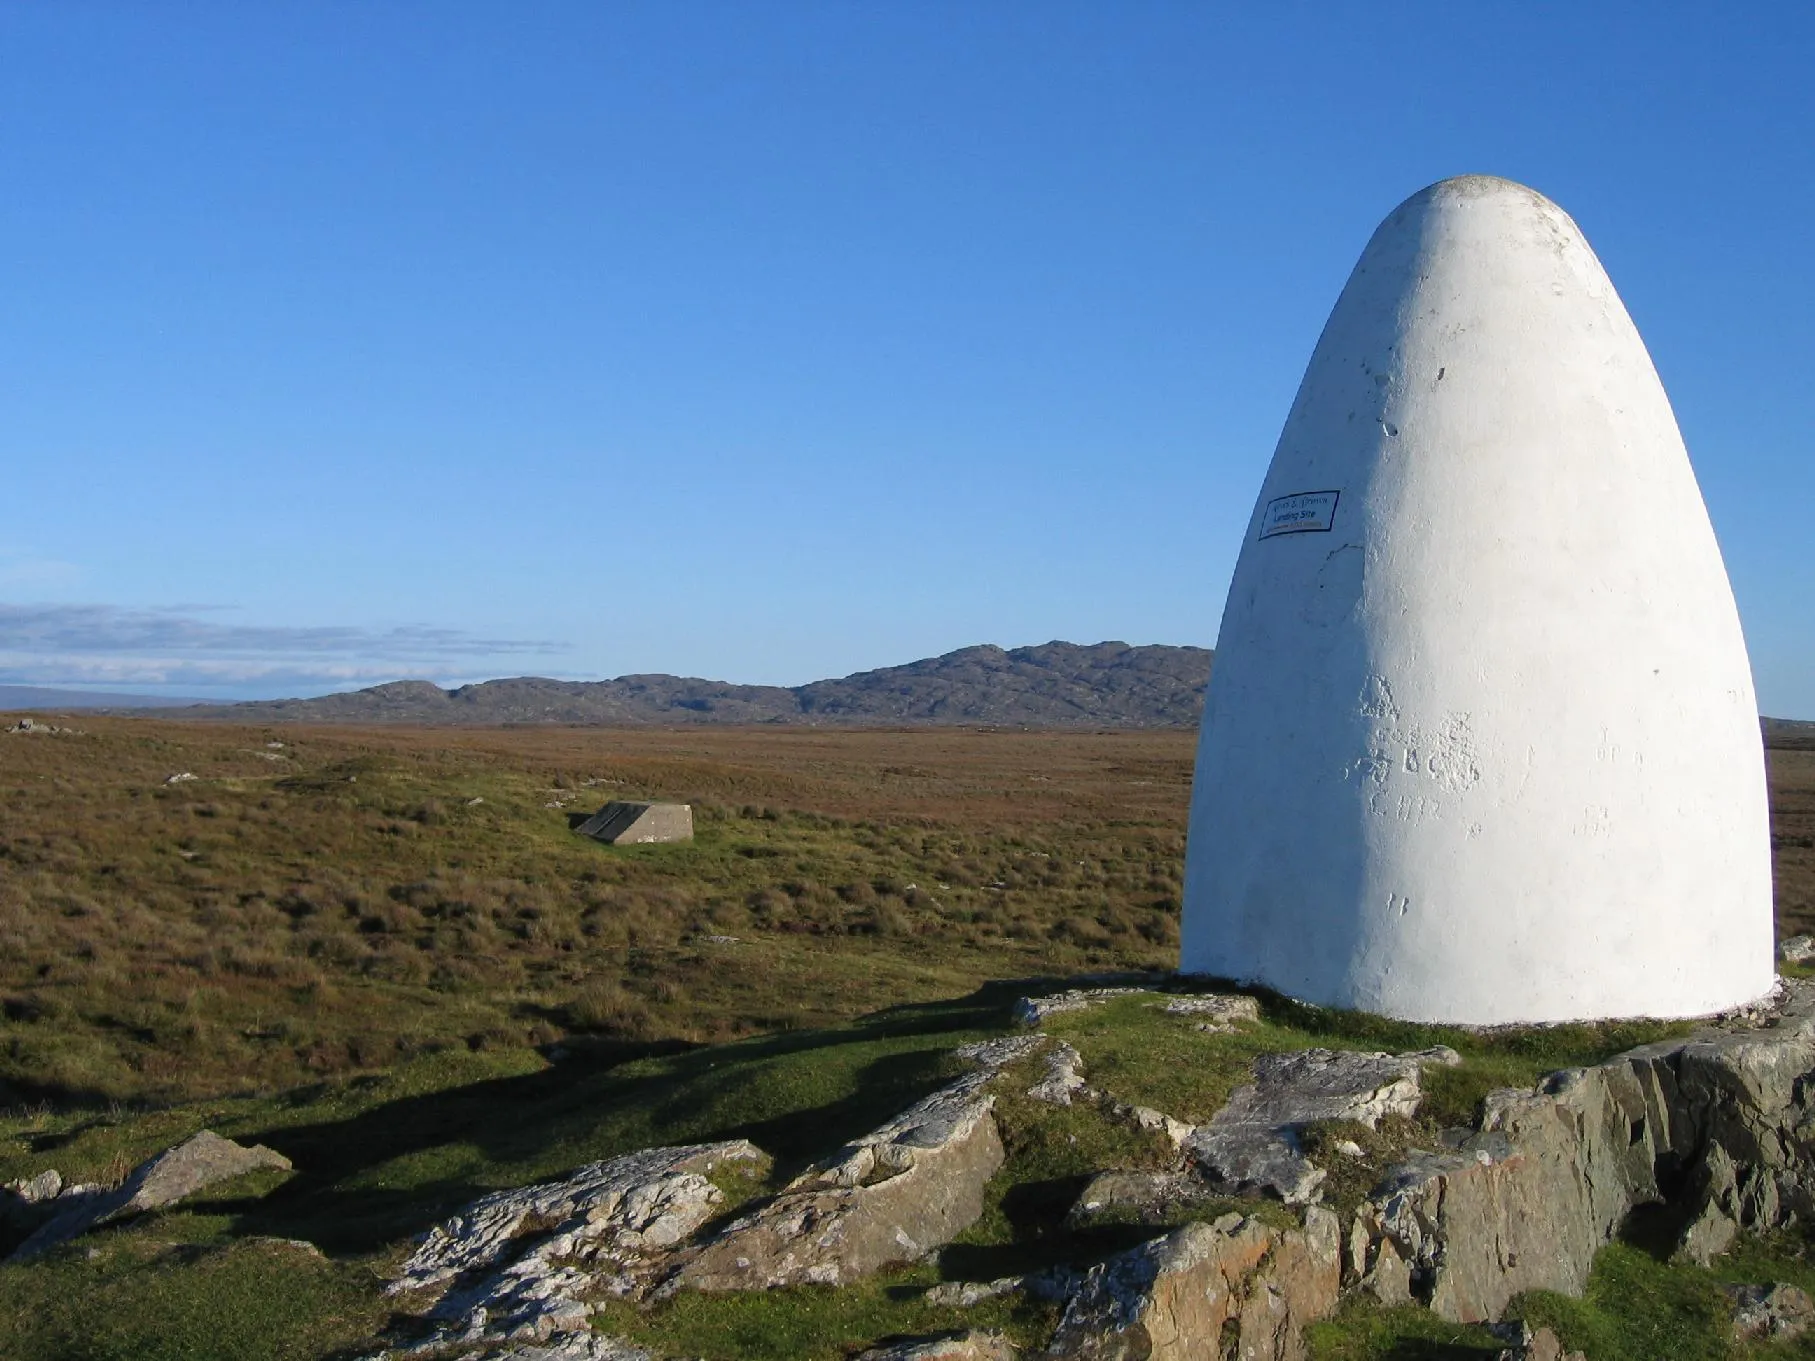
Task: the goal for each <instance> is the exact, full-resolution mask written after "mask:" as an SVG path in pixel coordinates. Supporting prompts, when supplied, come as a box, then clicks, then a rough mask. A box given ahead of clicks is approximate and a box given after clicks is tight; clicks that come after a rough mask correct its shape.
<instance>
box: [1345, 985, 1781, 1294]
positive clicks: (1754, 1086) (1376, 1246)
mask: <svg viewBox="0 0 1815 1361" xmlns="http://www.w3.org/2000/svg"><path fill="white" fill-rule="evenodd" d="M1812 1072H1815V984H1811V983H1809V982H1807V981H1795V982H1792V983H1790V984H1789V985H1788V987H1787V988H1786V989H1785V991H1784V994H1783V1000H1782V1004H1781V1006H1780V1007H1779V1009H1778V1010H1777V1012H1776V1013H1775V1014H1773V1015H1771V1016H1768V1017H1765V1018H1763V1019H1762V1020H1757V1021H1749V1022H1748V1023H1747V1028H1744V1029H1725V1030H1723V1029H1711V1030H1707V1031H1703V1032H1701V1033H1699V1034H1697V1035H1695V1036H1692V1037H1690V1038H1688V1039H1682V1040H1669V1041H1663V1042H1660V1043H1657V1044H1653V1045H1647V1046H1644V1047H1642V1048H1639V1049H1634V1050H1631V1051H1629V1052H1628V1053H1625V1054H1622V1055H1619V1056H1618V1057H1616V1058H1614V1059H1610V1060H1608V1061H1607V1062H1606V1063H1603V1064H1599V1065H1597V1066H1596V1067H1593V1068H1588V1069H1575V1070H1569V1071H1565V1072H1562V1073H1556V1074H1553V1075H1552V1076H1551V1077H1550V1078H1549V1079H1547V1080H1546V1081H1545V1082H1544V1083H1543V1084H1542V1085H1541V1086H1539V1087H1538V1088H1536V1089H1533V1090H1529V1091H1501V1092H1495V1093H1493V1094H1491V1095H1490V1096H1489V1097H1488V1099H1487V1101H1486V1102H1485V1103H1484V1111H1483V1115H1482V1119H1481V1122H1480V1126H1479V1128H1478V1129H1476V1130H1475V1131H1473V1132H1471V1133H1469V1134H1468V1135H1467V1137H1465V1138H1463V1139H1461V1140H1460V1141H1458V1143H1457V1146H1456V1147H1454V1148H1450V1149H1444V1150H1440V1151H1436V1152H1425V1153H1419V1154H1417V1155H1415V1156H1413V1157H1412V1158H1410V1159H1408V1160H1407V1161H1406V1162H1405V1163H1404V1164H1402V1165H1401V1166H1399V1167H1397V1168H1395V1169H1393V1171H1392V1172H1391V1173H1389V1175H1388V1177H1387V1178H1386V1180H1385V1181H1384V1182H1383V1183H1382V1185H1381V1187H1380V1188H1379V1189H1378V1190H1377V1191H1376V1192H1375V1194H1374V1195H1373V1196H1372V1197H1370V1200H1369V1202H1368V1203H1367V1204H1366V1205H1364V1206H1363V1207H1362V1208H1361V1210H1360V1211H1358V1213H1357V1215H1356V1219H1355V1223H1354V1225H1353V1226H1352V1227H1351V1231H1350V1234H1349V1238H1348V1241H1349V1251H1348V1257H1349V1262H1348V1267H1349V1275H1350V1276H1351V1277H1352V1278H1355V1277H1365V1276H1367V1275H1369V1274H1370V1273H1373V1272H1376V1271H1377V1268H1376V1266H1375V1265H1374V1263H1375V1260H1376V1258H1377V1257H1378V1255H1379V1253H1380V1251H1381V1244H1382V1243H1383V1242H1387V1241H1390V1243H1391V1244H1392V1248H1393V1252H1394V1254H1395V1255H1397V1256H1398V1257H1399V1258H1400V1259H1402V1260H1403V1261H1404V1263H1405V1264H1406V1265H1407V1267H1408V1268H1409V1274H1410V1282H1409V1285H1410V1290H1411V1293H1412V1296H1413V1298H1416V1299H1418V1300H1421V1301H1423V1302H1425V1303H1428V1304H1429V1305H1430V1307H1431V1308H1432V1309H1433V1310H1435V1311H1436V1312H1437V1313H1439V1314H1441V1315H1443V1316H1444V1317H1446V1318H1452V1319H1456V1320H1458V1321H1460V1322H1479V1321H1483V1320H1491V1319H1497V1318H1499V1317H1500V1315H1501V1313H1502V1312H1503V1311H1504V1309H1505V1307H1506V1305H1507V1302H1508V1301H1509V1300H1511V1298H1512V1297H1513V1296H1514V1295H1517V1294H1519V1293H1521V1292H1522V1291H1526V1290H1554V1291H1557V1292H1559V1293H1562V1294H1566V1295H1579V1294H1581V1293H1582V1290H1583V1288H1584V1287H1585V1286H1586V1284H1587V1280H1588V1272H1589V1268H1590V1266H1591V1265H1592V1263H1593V1260H1594V1254H1595V1252H1596V1251H1598V1250H1599V1249H1600V1248H1601V1247H1602V1246H1604V1245H1605V1244H1606V1243H1607V1242H1609V1241H1610V1240H1611V1239H1612V1237H1613V1235H1614V1234H1615V1232H1616V1231H1617V1229H1618V1228H1619V1226H1620V1224H1621V1223H1622V1222H1623V1221H1624V1220H1625V1218H1626V1216H1627V1215H1628V1214H1630V1213H1631V1211H1632V1210H1634V1209H1635V1208H1637V1207H1639V1206H1642V1205H1650V1204H1658V1203H1661V1202H1662V1201H1663V1200H1664V1198H1665V1189H1666V1188H1667V1187H1669V1186H1671V1185H1673V1184H1681V1185H1683V1186H1684V1187H1685V1189H1684V1190H1683V1191H1682V1192H1680V1193H1679V1200H1678V1203H1679V1204H1680V1206H1681V1208H1682V1209H1683V1211H1684V1214H1685V1217H1686V1220H1687V1227H1686V1228H1685V1230H1684V1231H1683V1235H1682V1239H1681V1241H1680V1243H1679V1251H1680V1252H1681V1253H1682V1254H1683V1255H1684V1256H1686V1257H1689V1258H1691V1259H1694V1260H1698V1261H1706V1260H1707V1258H1708V1257H1709V1256H1711V1255H1712V1254H1714V1253H1717V1252H1719V1251H1721V1250H1723V1249H1724V1248H1725V1247H1726V1246H1727V1245H1728V1244H1729V1243H1731V1242H1732V1240H1733V1239H1734V1237H1736V1236H1737V1235H1738V1234H1739V1233H1740V1232H1742V1231H1754V1230H1766V1229H1772V1228H1777V1227H1781V1226H1782V1225H1784V1224H1786V1223H1788V1222H1789V1221H1790V1220H1791V1218H1792V1217H1807V1216H1809V1215H1810V1214H1812V1213H1815V1161H1812V1155H1815V1110H1812V1107H1811V1103H1815V1089H1811V1084H1810V1083H1809V1081H1808V1077H1809V1075H1810V1074H1811V1073H1812ZM1358 1245H1359V1250H1358ZM1392 1275H1393V1273H1392V1271H1391V1270H1390V1269H1389V1271H1388V1273H1387V1276H1388V1277H1389V1278H1390V1277H1391V1276H1392ZM1384 1288H1388V1289H1390V1288H1391V1285H1390V1281H1389V1282H1388V1284H1387V1285H1386V1286H1385V1287H1384Z"/></svg>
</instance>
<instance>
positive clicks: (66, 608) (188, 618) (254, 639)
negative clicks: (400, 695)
mask: <svg viewBox="0 0 1815 1361" xmlns="http://www.w3.org/2000/svg"><path fill="white" fill-rule="evenodd" d="M196 612H198V611H196V610H195V609H194V608H191V609H188V610H184V611H177V610H144V609H141V610H129V609H120V608H118V607H116V606H113V605H10V604H4V603H0V656H4V655H9V654H10V655H23V656H35V657H40V658H46V659H48V658H50V657H52V656H57V657H63V658H71V657H80V656H92V655H94V654H116V653H124V654H134V655H141V656H147V657H154V656H160V655H164V656H167V655H169V654H172V653H175V654H198V653H199V654H208V655H211V656H213V657H250V658H258V657H265V658H283V657H345V658H349V659H358V660H361V661H368V662H378V661H390V662H400V661H422V662H431V661H448V660H455V659H459V658H467V657H485V656H497V655H500V654H515V655H522V654H525V653H529V654H549V653H557V652H562V651H565V650H566V648H565V645H564V644H561V643H556V642H550V641H548V640H546V639H534V638H487V637H483V636H480V635H477V634H472V633H468V632H466V631H465V630H464V629H450V628H439V627H434V626H431V625H425V624H408V625H403V626H400V627H397V628H390V629H366V628H352V627H346V626H338V625H329V626H324V627H315V628H299V627H295V626H288V625H271V624H229V623H217V622H215V621H213V620H207V619H197V618H194V617H193V615H194V614H195V613H196ZM392 669H393V670H394V669H395V668H394V667H393V668H392Z"/></svg>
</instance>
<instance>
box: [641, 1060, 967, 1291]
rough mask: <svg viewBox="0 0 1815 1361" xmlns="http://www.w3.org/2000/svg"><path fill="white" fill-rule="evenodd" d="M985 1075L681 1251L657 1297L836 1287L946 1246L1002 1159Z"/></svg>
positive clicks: (956, 1086)
mask: <svg viewBox="0 0 1815 1361" xmlns="http://www.w3.org/2000/svg"><path fill="white" fill-rule="evenodd" d="M993 1076H994V1070H993V1069H989V1068H985V1069H984V1070H983V1071H980V1072H976V1073H972V1074H969V1075H967V1076H965V1077H963V1078H960V1079H959V1080H958V1081H956V1082H954V1083H952V1084H950V1085H949V1086H946V1087H943V1088H941V1089H940V1090H939V1091H937V1092H934V1093H933V1094H932V1095H931V1096H929V1097H927V1098H926V1099H925V1100H923V1101H919V1102H917V1103H915V1104H914V1105H912V1106H910V1107H909V1108H908V1109H907V1110H905V1111H903V1112H902V1113H901V1114H900V1115H898V1116H896V1117H895V1119H893V1120H891V1121H889V1122H888V1123H887V1124H886V1125H883V1126H882V1127H881V1128H879V1129H876V1130H873V1131H872V1132H871V1133H869V1134H867V1135H865V1136H864V1137H863V1138H862V1139H860V1140H858V1141H857V1142H855V1143H852V1144H847V1145H846V1146H845V1147H844V1148H843V1149H841V1150H840V1151H839V1152H838V1153H837V1154H835V1155H834V1156H833V1157H832V1158H830V1159H828V1160H827V1161H825V1162H823V1163H819V1164H816V1165H815V1166H813V1167H810V1168H808V1169H807V1170H806V1171H805V1172H804V1173H802V1174H801V1175H800V1176H799V1177H797V1178H795V1179H794V1181H792V1182H791V1183H789V1185H788V1186H787V1187H786V1188H785V1189H784V1190H783V1191H782V1193H781V1194H780V1195H778V1196H776V1197H775V1198H774V1199H773V1200H771V1201H769V1202H767V1203H766V1204H764V1205H762V1206H760V1207H759V1208H757V1209H756V1210H754V1211H752V1212H751V1213H749V1214H747V1215H745V1216H743V1217H741V1218H739V1219H737V1220H735V1221H734V1222H732V1223H731V1224H729V1225H727V1226H726V1227H725V1228H724V1229H723V1230H721V1231H720V1232H719V1233H718V1234H716V1235H714V1236H713V1237H712V1238H711V1239H709V1240H708V1241H707V1242H706V1243H704V1244H703V1245H701V1246H700V1247H699V1248H697V1249H695V1250H693V1251H692V1252H690V1253H689V1254H687V1255H686V1257H685V1258H684V1259H683V1260H682V1262H681V1264H680V1266H679V1267H678V1268H677V1269H676V1270H675V1271H674V1272H673V1273H672V1274H671V1275H670V1276H669V1277H668V1279H667V1280H666V1281H665V1282H664V1283H663V1285H662V1286H661V1290H660V1293H663V1294H670V1293H672V1292H674V1291H676V1290H706V1291H719V1290H762V1289H768V1288H770V1287H772V1286H781V1285H804V1284H812V1285H839V1284H842V1283H844V1282H846V1281H852V1280H856V1279H858V1278H860V1277H863V1276H867V1275H869V1274H870V1273H872V1272H874V1271H877V1270H879V1269H881V1268H882V1267H885V1266H890V1265H892V1264H894V1263H897V1262H910V1261H914V1260H915V1259H917V1258H919V1257H922V1256H924V1255H925V1254H926V1253H927V1252H929V1251H931V1250H932V1249H933V1248H936V1247H939V1246H941V1245H942V1244H944V1243H947V1242H950V1241H951V1239H952V1238H953V1237H955V1236H956V1235H957V1234H959V1233H960V1232H962V1231H963V1230H964V1229H966V1228H968V1227H969V1226H970V1225H971V1224H972V1223H973V1222H975V1220H976V1219H977V1217H978V1216H979V1215H980V1214H982V1213H983V1188H984V1186H985V1185H986V1184H987V1183H988V1181H989V1179H990V1178H991V1177H992V1176H994V1175H995V1173H996V1170H997V1169H998V1168H999V1167H1001V1166H1002V1160H1003V1151H1002V1140H1001V1138H1000V1137H999V1136H998V1134H997V1133H996V1122H995V1120H994V1118H993V1117H992V1116H991V1114H990V1110H991V1107H992V1106H993V1105H994V1104H995V1098H994V1097H993V1096H991V1095H990V1094H989V1093H988V1092H987V1091H985V1090H984V1088H985V1087H986V1085H987V1084H988V1082H989V1080H990V1079H991V1078H992V1077H993Z"/></svg>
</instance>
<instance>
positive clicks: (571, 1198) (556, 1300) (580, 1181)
mask: <svg viewBox="0 0 1815 1361" xmlns="http://www.w3.org/2000/svg"><path fill="white" fill-rule="evenodd" d="M730 1163H741V1164H745V1165H748V1166H750V1167H752V1168H754V1169H760V1168H762V1167H764V1166H766V1165H767V1163H768V1156H767V1155H766V1154H764V1153H763V1152H762V1150H760V1149H758V1148H757V1147H756V1146H755V1145H754V1144H751V1143H749V1142H748V1141H746V1140H742V1139H738V1140H733V1141H730V1142H726V1143H717V1144H692V1145H687V1146H683V1147H676V1148H652V1149H644V1150H643V1151H641V1152H638V1153H631V1154H627V1155H625V1156H624V1157H621V1158H613V1159H611V1160H609V1161H607V1162H599V1163H592V1164H589V1165H588V1166H586V1167H583V1168H581V1169H580V1170H579V1171H577V1172H575V1173H574V1174H573V1175H572V1176H570V1177H568V1178H566V1179H565V1180H563V1181H558V1182H549V1183H545V1184H542V1185H538V1186H525V1187H521V1188H518V1189H516V1190H512V1191H499V1192H496V1193H494V1194H492V1195H489V1196H485V1197H483V1198H481V1199H480V1200H477V1201H475V1202H473V1204H472V1205H470V1206H469V1207H468V1208H467V1209H465V1210H463V1211H462V1212H461V1213H459V1214H457V1215H455V1216H453V1217H452V1218H451V1219H449V1220H448V1221H447V1222H446V1223H444V1224H441V1225H439V1226H438V1227H436V1228H434V1229H431V1230H430V1231H429V1232H428V1233H427V1234H426V1235H424V1237H423V1239H422V1241H421V1243H420V1244H419V1245H418V1246H417V1248H416V1251H415V1252H414V1253H413V1254H411V1256H410V1258H409V1260H408V1261H406V1262H405V1263H404V1264H403V1266H402V1267H401V1268H400V1269H399V1271H398V1274H397V1276H396V1277H395V1279H393V1280H392V1281H391V1283H390V1285H389V1286H387V1287H386V1293H387V1294H392V1295H397V1294H404V1293H407V1292H410V1291H416V1290H432V1289H438V1288H439V1289H445V1291H446V1293H445V1294H443V1295H442V1297H441V1298H440V1299H439V1300H438V1301H437V1302H436V1304H435V1305H434V1307H433V1308H432V1309H431V1310H430V1314H429V1316H430V1317H431V1318H433V1319H436V1320H438V1321H440V1322H441V1323H442V1324H443V1327H442V1329H441V1330H440V1331H439V1332H438V1333H437V1334H436V1335H435V1338H434V1339H433V1342H432V1344H431V1345H446V1344H447V1343H450V1342H459V1343H480V1342H542V1341H546V1340H547V1339H549V1338H551V1337H554V1336H556V1335H558V1334H561V1333H568V1332H572V1333H581V1332H584V1331H585V1330H586V1328H587V1327H588V1316H589V1314H590V1310H589V1309H588V1308H587V1307H586V1305H585V1304H584V1303H583V1302H582V1299H581V1297H582V1296H583V1295H585V1294H589V1293H592V1292H602V1293H607V1294H618V1295H633V1294H636V1293H638V1292H639V1291H640V1289H641V1288H642V1286H643V1285H644V1284H645V1283H646V1281H647V1279H648V1277H649V1275H650V1274H651V1273H652V1272H653V1271H654V1270H655V1269H656V1267H657V1266H658V1264H660V1263H662V1262H663V1261H664V1260H665V1258H666V1256H667V1255H668V1254H669V1253H670V1252H672V1251H673V1250H674V1249H675V1248H676V1247H677V1245H679V1244H680V1243H682V1242H683V1241H684V1240H685V1239H686V1238H687V1237H688V1236H689V1235H690V1234H692V1233H693V1231H694V1230H695V1229H697V1228H698V1227H699V1226H700V1225H701V1224H703V1223H705V1221H706V1220H707V1219H709V1218H710V1217H711V1216H712V1214H713V1212H714V1211H715V1210H716V1209H717V1207H718V1206H719V1205H720V1204H722V1203H723V1200H724V1195H723V1193H722V1192H721V1191H720V1190H719V1189H718V1188H717V1187H716V1186H714V1185H713V1184H712V1183H711V1182H710V1181H708V1180H707V1179H706V1174H707V1173H709V1172H711V1171H713V1170H714V1169H715V1168H717V1167H720V1166H723V1165H725V1164H730ZM449 1287H451V1288H449Z"/></svg>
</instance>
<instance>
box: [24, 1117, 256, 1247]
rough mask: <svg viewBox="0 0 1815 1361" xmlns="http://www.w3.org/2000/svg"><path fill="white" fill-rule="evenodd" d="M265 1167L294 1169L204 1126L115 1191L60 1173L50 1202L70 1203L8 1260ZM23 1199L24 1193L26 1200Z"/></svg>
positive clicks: (41, 1184)
mask: <svg viewBox="0 0 1815 1361" xmlns="http://www.w3.org/2000/svg"><path fill="white" fill-rule="evenodd" d="M265 1168H276V1169H278V1170H281V1171H285V1172H287V1171H289V1170H290V1160H289V1159H288V1158H286V1157H284V1155H283V1154H281V1153H277V1152H274V1151H273V1150H271V1149H269V1148H266V1147H265V1146H264V1145H263V1144H254V1145H253V1146H252V1147H250V1148H247V1147H246V1146H245V1145H243V1144H236V1143H234V1142H233V1140H231V1139H223V1138H221V1136H220V1135H218V1134H216V1133H214V1132H213V1131H212V1130H206V1129H205V1130H203V1131H202V1132H201V1133H199V1134H195V1135H192V1136H191V1137H190V1138H187V1139H185V1140H183V1142H182V1143H180V1144H177V1145H176V1146H175V1147H173V1148H168V1149H165V1150H164V1151H163V1152H162V1153H160V1154H158V1155H157V1156H156V1157H155V1158H150V1159H148V1160H146V1161H145V1162H142V1163H140V1164H139V1165H138V1166H137V1167H135V1168H134V1169H133V1170H132V1173H131V1174H130V1175H129V1176H128V1177H127V1178H126V1180H125V1181H124V1182H122V1183H121V1184H120V1185H119V1186H117V1187H115V1188H113V1189H112V1190H102V1189H100V1188H97V1187H76V1188H63V1187H61V1181H62V1179H61V1178H60V1177H59V1178H57V1183H58V1186H59V1188H60V1189H61V1194H56V1193H54V1192H53V1193H52V1194H54V1195H55V1199H54V1200H51V1201H50V1202H49V1203H50V1204H52V1205H54V1206H57V1207H62V1206H64V1205H65V1204H66V1203H68V1208H66V1209H62V1210H61V1213H58V1214H57V1215H56V1216H55V1217H54V1218H52V1219H50V1220H48V1221H47V1222H45V1223H44V1224H42V1225H40V1226H39V1228H38V1229H37V1231H36V1232H34V1233H33V1234H32V1235H31V1237H29V1238H27V1239H26V1240H25V1241H24V1242H23V1243H21V1244H20V1245H19V1246H18V1248H17V1249H15V1250H14V1252H13V1254H12V1256H11V1257H10V1258H8V1259H7V1260H9V1261H14V1262H24V1261H29V1260H31V1259H32V1258H33V1257H36V1256H38V1255H40V1254H41V1253H44V1252H48V1251H49V1250H50V1249H51V1248H54V1247H55V1246H57V1244H59V1243H66V1242H68V1241H69V1240H70V1239H72V1238H75V1237H77V1236H78V1235H80V1234H84V1233H87V1232H88V1231H89V1230H90V1229H96V1228H100V1227H101V1226H102V1225H104V1224H111V1223H114V1222H115V1221H117V1220H121V1219H126V1218H129V1217H130V1216H132V1215H136V1214H143V1213H144V1212H145V1211H147V1210H157V1209H162V1208H163V1207H164V1206H166V1205H174V1204H176V1203H177V1202H178V1201H179V1200H182V1199H183V1198H184V1197H186V1196H191V1195H194V1194H195V1193H196V1192H197V1191H200V1190H202V1189H204V1188H205V1187H208V1186H212V1185H214V1184H215V1183H217V1182H223V1181H229V1180H231V1179H232V1178H234V1177H239V1176H244V1175H245V1174H246V1173H248V1172H257V1171H260V1170H262V1169H265ZM49 1185H50V1178H49V1176H45V1177H43V1178H41V1179H40V1180H38V1181H35V1182H34V1183H31V1184H30V1186H31V1189H32V1190H33V1192H34V1193H35V1192H36V1191H38V1190H40V1189H48V1188H49ZM24 1198H25V1197H24V1196H23V1195H22V1196H21V1199H24Z"/></svg>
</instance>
